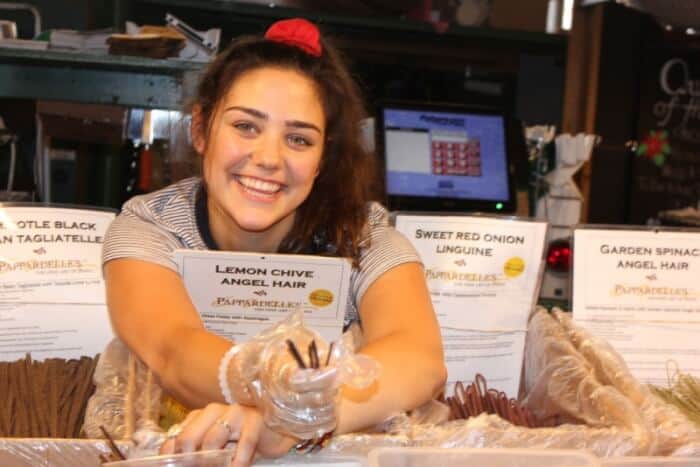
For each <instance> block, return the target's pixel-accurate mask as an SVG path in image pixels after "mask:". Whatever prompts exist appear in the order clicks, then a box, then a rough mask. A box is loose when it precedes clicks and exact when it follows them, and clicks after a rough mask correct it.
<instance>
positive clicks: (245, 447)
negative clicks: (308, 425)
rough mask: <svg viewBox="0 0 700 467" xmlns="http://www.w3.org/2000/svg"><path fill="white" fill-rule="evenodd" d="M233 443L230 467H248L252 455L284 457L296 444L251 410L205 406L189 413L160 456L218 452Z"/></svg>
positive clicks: (256, 411) (240, 407)
mask: <svg viewBox="0 0 700 467" xmlns="http://www.w3.org/2000/svg"><path fill="white" fill-rule="evenodd" d="M231 441H233V442H236V443H237V445H236V453H235V456H234V460H233V464H232V465H233V466H234V467H247V466H249V465H250V464H251V463H252V462H253V460H254V456H255V455H256V454H258V455H260V456H262V457H268V458H272V457H280V456H283V455H285V454H286V453H287V452H289V450H290V449H291V448H292V447H293V446H294V445H296V444H297V443H298V442H299V440H298V439H295V438H291V437H288V436H284V435H281V434H279V433H277V432H275V431H272V430H271V429H269V428H268V427H267V426H266V425H265V423H264V421H263V416H262V413H260V411H259V410H258V409H257V408H255V407H248V406H245V405H239V404H233V405H224V404H209V405H207V406H206V407H205V408H204V409H202V410H194V411H192V412H190V414H189V415H188V416H187V418H186V419H185V421H183V422H182V432H181V433H180V434H179V435H178V436H177V437H175V438H171V439H168V440H167V441H166V442H165V443H164V444H163V446H162V447H161V449H160V452H161V454H173V453H180V452H192V451H197V450H207V449H221V448H223V447H224V446H225V445H226V444H227V443H229V442H231Z"/></svg>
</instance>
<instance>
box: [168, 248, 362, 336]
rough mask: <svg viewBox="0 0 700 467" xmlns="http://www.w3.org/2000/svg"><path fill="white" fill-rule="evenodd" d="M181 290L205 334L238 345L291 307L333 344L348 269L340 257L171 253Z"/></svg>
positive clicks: (342, 313) (341, 315)
mask: <svg viewBox="0 0 700 467" xmlns="http://www.w3.org/2000/svg"><path fill="white" fill-rule="evenodd" d="M175 259H176V261H177V263H178V268H179V270H180V274H181V275H182V277H183V280H184V282H185V287H186V288H187V291H188V293H189V295H190V298H191V299H192V303H194V305H195V308H197V311H199V314H200V316H201V317H202V321H203V322H204V325H205V326H206V327H207V329H209V330H210V331H212V332H214V333H216V334H218V335H221V336H223V337H226V338H228V339H231V340H234V341H237V342H242V341H245V340H247V339H249V338H251V337H252V336H254V335H256V334H258V333H259V332H260V331H262V330H263V329H265V328H268V327H269V326H271V325H273V324H275V323H277V322H279V321H280V320H282V319H283V318H284V317H285V316H287V315H288V314H289V313H290V312H292V311H294V310H295V309H297V308H299V307H300V308H301V309H302V310H303V311H304V322H305V324H306V325H308V326H309V327H311V328H313V329H314V330H316V331H317V332H318V333H319V334H321V336H323V338H324V339H326V340H328V341H334V340H336V339H338V338H339V337H340V335H341V334H342V329H343V321H344V318H345V311H346V309H347V304H348V289H349V286H350V274H351V265H350V262H349V261H348V260H347V259H344V258H326V257H319V256H306V255H279V254H266V255H262V254H257V253H234V252H218V251H195V250H177V251H176V252H175Z"/></svg>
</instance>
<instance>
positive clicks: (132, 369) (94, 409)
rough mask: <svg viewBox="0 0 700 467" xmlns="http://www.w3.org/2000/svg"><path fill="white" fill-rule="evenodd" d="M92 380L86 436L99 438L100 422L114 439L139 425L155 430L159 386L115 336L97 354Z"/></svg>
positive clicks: (131, 431)
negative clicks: (92, 387)
mask: <svg viewBox="0 0 700 467" xmlns="http://www.w3.org/2000/svg"><path fill="white" fill-rule="evenodd" d="M93 380H94V382H95V393H94V394H93V395H92V397H91V398H90V400H89V401H88V404H87V407H86V409H85V421H84V424H83V430H84V431H85V434H86V435H87V436H88V437H90V438H103V437H104V435H103V433H102V431H101V430H100V426H104V428H105V429H106V430H107V432H108V433H109V435H110V436H112V437H113V438H114V439H128V438H131V436H132V435H133V433H134V432H135V431H136V430H139V429H143V428H148V429H151V430H156V431H158V427H157V421H158V417H159V412H160V398H161V394H162V391H161V388H160V386H158V384H156V382H155V381H154V375H153V372H151V371H150V370H149V369H148V368H147V367H146V365H144V364H143V363H142V362H141V361H140V360H138V359H137V358H136V357H135V356H134V355H133V354H132V353H131V351H130V350H129V349H128V348H127V347H126V345H124V343H122V342H121V341H120V340H119V339H113V340H112V341H111V342H110V343H109V344H108V345H107V347H106V348H105V351H104V352H103V353H102V354H101V355H100V359H99V361H98V362H97V367H96V368H95V374H94V376H93Z"/></svg>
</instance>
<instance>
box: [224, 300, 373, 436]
mask: <svg viewBox="0 0 700 467" xmlns="http://www.w3.org/2000/svg"><path fill="white" fill-rule="evenodd" d="M290 347H293V348H294V349H295V350H296V352H297V356H296V357H295V355H294V352H293V351H292V350H291V349H290ZM312 349H315V351H314V350H312ZM230 366H231V367H232V368H233V369H234V370H233V371H231V372H229V376H238V377H239V378H240V379H239V380H238V381H231V380H230V379H229V384H230V385H231V387H232V388H233V387H236V388H237V389H236V390H233V389H232V392H233V393H234V397H235V398H237V400H238V401H239V402H240V403H245V402H244V401H243V400H241V399H238V397H239V396H243V397H245V398H246V400H250V399H254V401H255V405H256V406H258V407H259V408H260V409H262V411H263V413H264V416H265V423H266V424H267V425H268V426H269V427H270V428H272V429H273V430H275V431H278V432H280V433H284V434H288V435H292V436H294V437H297V438H301V439H312V438H316V437H320V436H322V435H323V434H325V433H327V432H330V431H333V429H334V428H335V426H336V423H337V413H336V406H337V400H338V396H339V388H340V386H341V385H343V384H346V385H349V386H352V387H354V388H358V389H359V388H363V387H366V386H368V385H370V384H371V383H372V381H374V379H375V378H376V377H377V376H378V374H379V371H380V369H379V365H378V363H377V362H375V361H374V360H373V359H371V358H369V357H367V356H364V355H358V354H354V349H353V347H352V340H351V336H344V337H343V338H342V339H341V340H340V341H338V342H335V343H333V345H330V344H328V343H327V342H326V341H325V340H324V339H323V338H322V337H321V336H320V335H319V334H318V333H316V332H315V331H313V330H311V329H308V328H305V327H304V324H303V314H302V312H295V313H293V314H292V315H291V316H290V317H289V318H287V319H286V320H285V321H283V322H282V323H280V324H279V325H277V326H275V327H274V328H271V329H269V330H267V331H264V332H263V333H261V334H260V335H258V336H257V337H256V338H254V339H253V340H251V341H249V342H247V343H244V344H242V345H241V349H240V350H239V351H238V352H237V353H236V355H235V356H234V358H233V362H232V364H231V365H230Z"/></svg>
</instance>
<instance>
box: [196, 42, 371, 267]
mask: <svg viewBox="0 0 700 467" xmlns="http://www.w3.org/2000/svg"><path fill="white" fill-rule="evenodd" d="M321 45H322V47H323V53H322V55H321V57H314V56H311V55H309V54H307V53H305V52H304V51H302V50H301V49H299V48H297V47H294V46H290V45H286V44H280V43H277V42H273V41H269V40H265V39H263V38H261V37H242V38H239V39H237V40H235V41H234V42H233V43H232V44H231V45H229V46H228V47H227V48H226V49H225V50H224V51H222V52H221V53H220V54H219V55H218V57H217V58H216V59H215V60H214V61H213V62H212V63H211V64H210V66H209V67H208V68H207V70H206V72H205V73H204V75H203V76H202V79H201V81H200V84H199V87H198V93H197V96H196V97H195V99H194V101H193V102H192V106H193V107H194V106H196V107H197V109H198V112H199V117H200V120H201V122H202V126H204V131H205V133H204V134H205V135H208V134H209V131H210V128H211V125H212V119H213V117H214V115H215V113H216V110H217V106H218V105H220V103H221V102H222V100H223V99H224V97H225V96H226V94H227V93H228V91H229V89H230V88H231V86H232V85H233V83H234V82H235V81H236V79H238V78H239V77H240V76H242V75H243V74H244V73H246V72H248V71H251V70H254V69H258V68H262V67H275V68H284V69H292V70H296V71H298V72H300V73H302V74H303V75H305V76H307V77H308V78H310V79H311V80H312V81H313V82H314V83H315V84H316V87H317V90H318V93H319V96H320V98H321V104H322V106H323V109H324V113H325V117H326V122H325V123H326V141H325V144H324V151H323V155H322V157H321V166H320V168H319V175H318V177H317V178H316V181H315V183H314V186H313V188H312V190H311V193H310V194H309V196H308V197H307V199H306V200H305V201H304V202H303V203H302V204H301V205H300V206H299V207H298V209H297V213H296V216H295V223H294V225H293V227H292V229H291V230H290V232H289V233H288V235H287V236H286V237H285V239H284V240H283V241H282V243H281V245H280V248H279V252H280V253H306V254H320V255H327V256H341V257H349V258H352V260H353V262H354V264H355V265H358V264H359V257H360V250H361V249H362V248H364V247H365V246H366V242H368V241H369V239H368V237H367V235H366V224H367V213H368V203H369V201H370V200H371V195H372V187H373V186H374V181H375V180H374V177H375V176H376V173H375V163H374V156H373V154H371V153H370V152H368V151H367V150H366V149H365V148H364V147H363V146H362V143H361V128H360V124H361V120H362V119H363V118H365V117H366V116H367V114H366V111H365V107H364V105H363V99H362V96H361V93H360V90H359V87H358V86H357V84H356V83H355V81H354V80H353V78H352V77H351V76H350V73H349V71H348V68H347V66H346V65H345V63H344V60H343V58H342V57H341V54H340V53H339V51H338V50H337V49H336V48H335V47H333V46H332V45H331V44H329V43H328V41H327V40H325V39H321Z"/></svg>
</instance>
